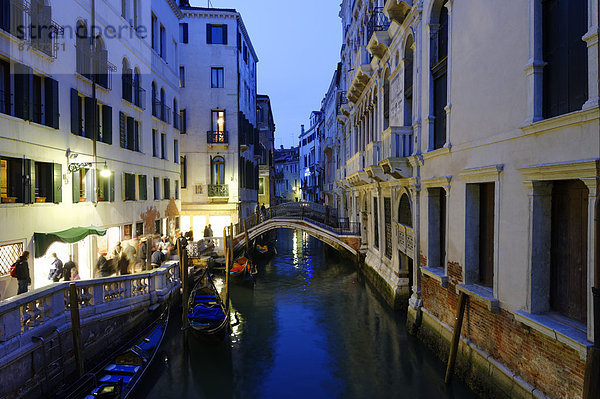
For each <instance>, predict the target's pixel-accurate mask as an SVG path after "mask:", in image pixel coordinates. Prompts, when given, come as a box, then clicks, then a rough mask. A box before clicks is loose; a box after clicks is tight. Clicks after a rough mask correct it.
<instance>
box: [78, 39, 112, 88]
mask: <svg viewBox="0 0 600 399" xmlns="http://www.w3.org/2000/svg"><path fill="white" fill-rule="evenodd" d="M83 47H84V48H79V45H76V46H75V48H76V71H77V73H78V74H80V75H82V76H84V77H86V78H87V79H89V80H92V81H95V82H96V84H97V85H99V86H102V87H104V88H105V89H106V90H112V74H113V72H116V71H117V67H116V66H115V65H114V64H112V63H110V62H108V60H107V58H106V57H107V54H108V53H107V52H106V50H102V49H98V50H97V51H92V50H91V49H90V48H89V47H88V46H83Z"/></svg>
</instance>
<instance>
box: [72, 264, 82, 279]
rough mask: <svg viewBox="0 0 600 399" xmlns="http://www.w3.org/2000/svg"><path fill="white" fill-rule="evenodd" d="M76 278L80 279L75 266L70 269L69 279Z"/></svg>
mask: <svg viewBox="0 0 600 399" xmlns="http://www.w3.org/2000/svg"><path fill="white" fill-rule="evenodd" d="M77 280H81V277H79V271H77V268H76V267H74V268H72V269H71V281H77Z"/></svg>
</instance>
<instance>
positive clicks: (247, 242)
mask: <svg viewBox="0 0 600 399" xmlns="http://www.w3.org/2000/svg"><path fill="white" fill-rule="evenodd" d="M244 236H245V238H246V253H247V254H248V256H250V241H249V240H248V228H247V227H246V221H245V220H244Z"/></svg>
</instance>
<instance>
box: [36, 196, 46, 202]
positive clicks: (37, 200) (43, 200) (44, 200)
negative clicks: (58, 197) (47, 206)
mask: <svg viewBox="0 0 600 399" xmlns="http://www.w3.org/2000/svg"><path fill="white" fill-rule="evenodd" d="M35 202H46V197H35Z"/></svg>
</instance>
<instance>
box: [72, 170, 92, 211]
mask: <svg viewBox="0 0 600 399" xmlns="http://www.w3.org/2000/svg"><path fill="white" fill-rule="evenodd" d="M71 182H72V184H71V186H72V189H73V203H74V204H76V203H78V202H86V201H87V202H92V201H94V196H95V195H94V173H92V172H91V171H90V169H80V170H78V171H77V172H73V173H71Z"/></svg>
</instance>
